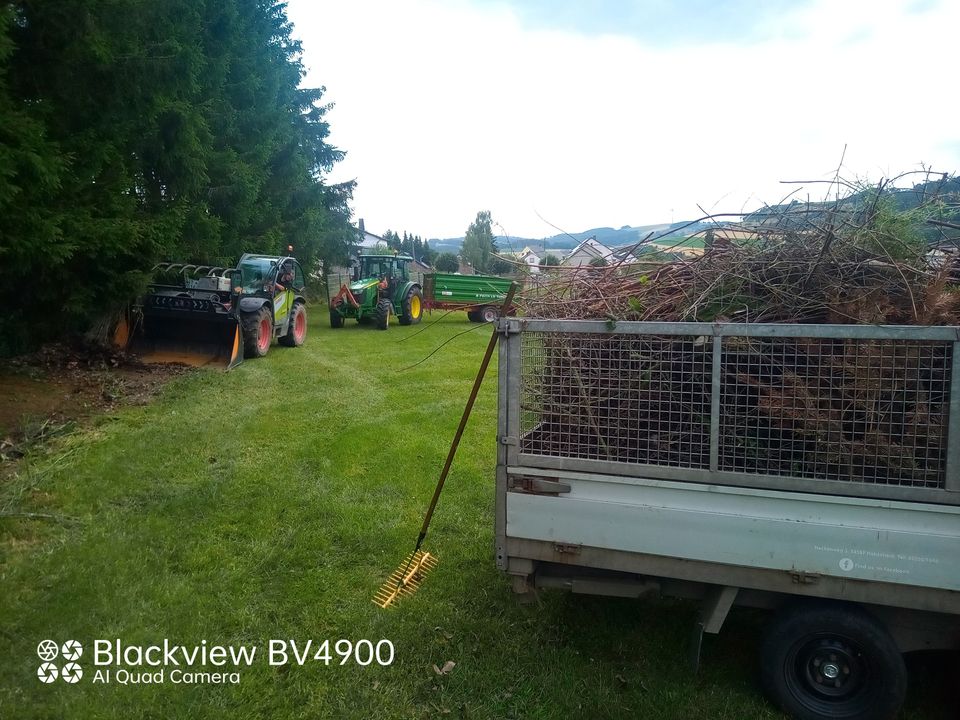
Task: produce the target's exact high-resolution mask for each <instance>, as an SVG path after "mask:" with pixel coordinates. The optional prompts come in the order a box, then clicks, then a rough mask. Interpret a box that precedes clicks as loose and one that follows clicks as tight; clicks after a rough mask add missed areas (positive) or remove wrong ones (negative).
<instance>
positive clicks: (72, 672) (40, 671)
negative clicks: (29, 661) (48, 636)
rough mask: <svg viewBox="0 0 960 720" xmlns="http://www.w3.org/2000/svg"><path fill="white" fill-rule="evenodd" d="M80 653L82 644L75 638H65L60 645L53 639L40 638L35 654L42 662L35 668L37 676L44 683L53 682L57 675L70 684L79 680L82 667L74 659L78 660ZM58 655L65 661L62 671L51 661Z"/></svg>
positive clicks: (81, 653) (81, 652) (81, 675)
mask: <svg viewBox="0 0 960 720" xmlns="http://www.w3.org/2000/svg"><path fill="white" fill-rule="evenodd" d="M81 655H83V646H82V645H81V644H80V643H79V642H78V641H76V640H67V641H66V642H65V643H64V644H63V645H62V646H61V645H57V643H56V642H54V641H53V640H41V641H40V644H39V645H37V656H38V657H39V658H40V660H42V661H43V662H42V663H41V664H40V667H38V668H37V678H39V680H40V682H42V683H45V684H49V683H52V682H54V681H55V680H56V679H57V678H58V677H59V678H62V679H63V681H64V682H65V683H70V684H71V685H72V684H73V683H75V682H79V681H80V678H82V677H83V668H81V667H80V665H79V664H78V663H77V662H74V661H76V660H79V659H80V656H81ZM58 656H62V657H63V659H64V660H65V661H66V662H67V664H66V665H64V666H63V670H62V671H61V670H60V669H59V668H58V667H57V666H56V665H54V664H53V663H52V662H51V661H52V660H56V659H57V657H58Z"/></svg>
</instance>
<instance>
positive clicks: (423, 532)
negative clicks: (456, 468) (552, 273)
mask: <svg viewBox="0 0 960 720" xmlns="http://www.w3.org/2000/svg"><path fill="white" fill-rule="evenodd" d="M516 290H517V284H516V283H510V289H509V290H508V291H507V296H506V297H505V298H504V299H503V305H501V306H500V317H505V316H506V315H507V313H508V312H509V311H510V307H511V305H512V304H513V295H514V293H515V292H516ZM498 339H499V335H498V334H497V331H496V329H494V331H493V333H492V334H491V335H490V342H489V343H487V350H486V352H484V354H483V360H482V361H481V363H480V369H479V370H478V371H477V378H476V380H474V381H473V389H472V390H471V391H470V397H468V398H467V406H466V407H465V408H464V409H463V415H462V416H461V418H460V425H459V426H458V427H457V434H456V435H454V436H453V442H452V443H451V444H450V452H448V453H447V460H446V462H445V463H444V464H443V470H441V471H440V479H439V480H438V481H437V487H436V489H435V490H434V491H433V499H432V500H430V506H429V507H428V508H427V514H426V515H424V517H423V525H422V526H421V527H420V535H419V536H418V537H417V547H416V550H419V549H420V545H421V544H422V543H423V540H424V538H425V537H427V530H428V529H429V528H430V521H431V520H432V519H433V511H434V510H436V509H437V501H439V500H440V493H441V492H443V484H444V483H445V482H446V481H447V475H449V474H450V466H451V465H453V458H454V456H455V455H456V454H457V448H458V447H460V438H461V437H463V431H464V429H465V428H466V427H467V420H469V419H470V412H471V411H472V410H473V404H474V402H476V400H477V395H478V394H479V392H480V385H481V384H482V383H483V376H484V375H486V374H487V366H488V365H489V364H490V358H492V357H493V350H494V348H496V346H497V340H498ZM416 550H414V552H416Z"/></svg>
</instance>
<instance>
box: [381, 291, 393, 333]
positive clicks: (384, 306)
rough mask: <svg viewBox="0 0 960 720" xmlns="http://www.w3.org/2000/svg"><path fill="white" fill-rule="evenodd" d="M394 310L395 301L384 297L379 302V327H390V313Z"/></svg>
mask: <svg viewBox="0 0 960 720" xmlns="http://www.w3.org/2000/svg"><path fill="white" fill-rule="evenodd" d="M392 312H393V303H392V302H390V301H389V300H387V299H386V298H383V299H382V300H379V301H378V302H377V329H378V330H386V329H387V328H388V327H390V313H392Z"/></svg>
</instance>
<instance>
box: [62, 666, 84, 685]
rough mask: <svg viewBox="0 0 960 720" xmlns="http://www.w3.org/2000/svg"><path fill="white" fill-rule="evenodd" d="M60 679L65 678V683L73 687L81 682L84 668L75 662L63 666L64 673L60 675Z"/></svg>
mask: <svg viewBox="0 0 960 720" xmlns="http://www.w3.org/2000/svg"><path fill="white" fill-rule="evenodd" d="M60 677H61V678H63V681H64V682H65V683H70V684H71V685H72V684H73V683H75V682H79V681H80V678H82V677H83V668H82V667H80V666H79V665H77V664H76V663H74V662H72V663H67V664H66V665H64V666H63V672H62V673H60Z"/></svg>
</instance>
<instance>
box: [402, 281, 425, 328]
mask: <svg viewBox="0 0 960 720" xmlns="http://www.w3.org/2000/svg"><path fill="white" fill-rule="evenodd" d="M414 297H416V298H417V299H419V300H420V304H419V310H418V312H417V315H416V317H414V315H413V312H412V310H411V308H410V305H411V303H412V299H413V298H414ZM422 318H423V293H422V292H421V291H420V288H418V287H412V288H410V292H408V293H407V296H406V297H405V298H404V299H403V314H402V315H401V316H400V317H399V318H398V320H399V321H400V324H401V325H416V324H417V323H418V322H420V320H421V319H422Z"/></svg>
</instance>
